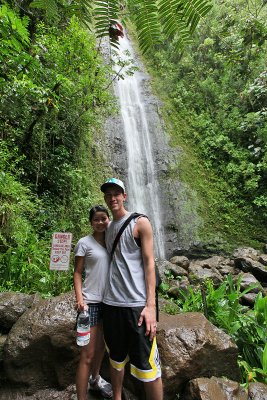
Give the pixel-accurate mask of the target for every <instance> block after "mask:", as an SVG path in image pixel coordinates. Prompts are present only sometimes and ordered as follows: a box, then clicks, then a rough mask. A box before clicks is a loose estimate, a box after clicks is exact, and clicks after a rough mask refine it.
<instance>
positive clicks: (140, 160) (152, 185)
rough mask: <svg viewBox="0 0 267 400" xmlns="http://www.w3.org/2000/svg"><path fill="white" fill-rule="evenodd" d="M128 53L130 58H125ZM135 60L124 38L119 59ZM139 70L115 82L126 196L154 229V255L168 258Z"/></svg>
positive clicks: (151, 133) (127, 40) (131, 208)
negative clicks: (125, 150) (123, 149)
mask: <svg viewBox="0 0 267 400" xmlns="http://www.w3.org/2000/svg"><path fill="white" fill-rule="evenodd" d="M126 54H127V55H126ZM129 55H130V56H131V58H132V59H134V60H136V55H135V54H134V51H133V48H132V45H131V43H130V41H129V39H128V38H127V36H126V35H125V36H124V38H123V39H121V38H120V50H119V54H118V56H119V57H120V59H122V60H123V59H126V58H129ZM138 67H139V70H138V71H135V73H134V75H132V76H127V75H125V74H124V79H119V80H116V83H115V85H114V86H115V88H114V90H115V94H116V96H117V97H118V100H119V104H120V111H121V116H122V122H123V135H124V138H125V142H126V148H127V166H128V167H127V174H126V175H127V180H126V184H127V193H128V205H129V206H128V208H129V210H131V211H137V212H141V213H144V214H146V215H147V216H148V217H149V219H150V221H151V223H152V226H153V231H154V248H155V255H156V257H158V258H162V259H163V258H164V257H165V249H164V229H163V224H162V221H161V215H162V212H161V206H160V200H159V190H160V188H159V183H158V179H157V174H156V170H155V164H154V155H153V149H152V141H153V132H151V130H150V127H149V124H148V120H147V117H146V107H145V102H144V99H143V98H142V95H141V92H142V91H141V85H142V81H143V76H144V73H143V71H142V70H141V69H142V66H140V63H139V62H138Z"/></svg>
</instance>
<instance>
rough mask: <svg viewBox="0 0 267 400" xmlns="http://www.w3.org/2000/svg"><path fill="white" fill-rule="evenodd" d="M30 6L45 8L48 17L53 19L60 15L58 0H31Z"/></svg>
mask: <svg viewBox="0 0 267 400" xmlns="http://www.w3.org/2000/svg"><path fill="white" fill-rule="evenodd" d="M30 7H33V8H40V9H42V10H44V11H45V13H46V16H47V18H48V19H53V18H55V17H57V15H58V7H57V1H56V0H34V1H32V2H31V4H30Z"/></svg>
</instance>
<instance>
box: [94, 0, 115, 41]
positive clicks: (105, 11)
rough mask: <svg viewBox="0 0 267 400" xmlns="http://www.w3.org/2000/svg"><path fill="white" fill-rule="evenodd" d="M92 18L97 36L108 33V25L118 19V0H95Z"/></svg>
mask: <svg viewBox="0 0 267 400" xmlns="http://www.w3.org/2000/svg"><path fill="white" fill-rule="evenodd" d="M94 4H95V7H94V11H93V13H94V18H95V29H96V35H97V37H103V36H106V35H107V34H108V30H109V27H110V26H111V25H113V24H115V23H116V22H117V21H118V15H119V2H118V1H117V0H96V1H95V2H94Z"/></svg>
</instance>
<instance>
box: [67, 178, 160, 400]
mask: <svg viewBox="0 0 267 400" xmlns="http://www.w3.org/2000/svg"><path fill="white" fill-rule="evenodd" d="M101 191H102V192H103V193H104V199H105V202H106V204H107V206H108V208H109V209H110V211H111V213H112V216H113V221H112V222H111V223H110V221H109V214H108V211H107V210H106V209H105V208H104V207H103V206H96V207H93V208H92V209H91V210H90V215H89V219H90V223H91V225H92V228H93V234H92V235H91V236H86V237H84V238H82V239H80V240H79V242H78V243H77V245H76V248H75V271H74V288H75V294H76V300H77V305H78V310H79V311H81V310H83V309H84V308H85V307H87V305H88V306H89V313H90V320H91V339H90V343H89V344H88V345H87V346H84V348H82V349H81V356H80V362H79V365H78V369H77V374H76V387H77V397H78V400H87V386H88V377H89V375H91V376H90V379H89V383H90V389H91V390H98V391H99V392H100V393H101V394H102V396H103V397H109V398H111V397H112V390H111V387H110V384H108V383H107V382H106V381H105V380H104V379H103V378H101V377H100V375H99V370H100V366H101V362H102V359H103V355H104V342H103V335H102V324H101V320H102V316H103V327H104V339H105V343H106V347H107V349H108V352H109V358H110V365H111V368H110V375H111V382H112V389H113V399H114V400H121V399H122V384H123V377H124V367H125V365H126V363H127V362H128V361H130V370H131V374H132V375H133V376H134V377H136V378H137V379H138V380H140V381H143V382H144V387H145V392H146V398H147V400H162V399H163V393H162V381H161V368H160V362H159V355H158V349H157V344H156V338H155V335H156V329H157V324H156V302H155V285H156V282H155V280H156V279H155V267H154V253H153V233H152V227H151V224H150V222H149V220H148V219H147V218H146V217H144V216H141V217H140V216H139V217H136V218H134V219H132V220H131V221H130V223H129V224H128V226H127V227H126V228H125V230H124V232H123V233H122V235H121V237H120V239H119V243H118V245H117V246H116V249H115V251H114V253H113V256H112V258H111V261H110V253H111V252H112V247H113V243H114V239H115V237H116V236H117V234H118V231H119V230H120V228H121V227H122V225H123V224H124V222H125V221H126V220H127V218H128V217H129V215H130V214H131V213H129V212H128V211H127V210H126V209H125V208H124V201H125V200H126V193H125V187H124V184H123V182H122V181H120V180H119V179H116V178H112V179H109V180H108V181H106V182H105V183H104V184H103V185H102V186H101ZM83 270H85V279H84V282H83V283H82V273H83ZM102 301H103V303H101V302H102Z"/></svg>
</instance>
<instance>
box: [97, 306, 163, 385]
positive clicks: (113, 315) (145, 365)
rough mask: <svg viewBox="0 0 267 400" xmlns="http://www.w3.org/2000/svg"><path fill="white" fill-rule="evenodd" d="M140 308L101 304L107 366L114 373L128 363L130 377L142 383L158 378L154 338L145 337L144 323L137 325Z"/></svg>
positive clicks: (159, 371) (158, 369) (159, 372)
mask: <svg viewBox="0 0 267 400" xmlns="http://www.w3.org/2000/svg"><path fill="white" fill-rule="evenodd" d="M143 308H144V307H114V306H109V305H107V304H103V326H104V338H105V342H106V347H107V350H108V353H109V358H110V363H111V365H112V366H113V367H114V368H115V369H117V370H118V371H120V370H122V369H123V368H124V366H125V364H126V363H127V362H128V361H130V367H131V374H132V375H133V376H135V377H136V378H137V379H139V380H140V381H143V382H150V381H154V380H155V379H157V378H159V377H160V376H161V367H160V359H159V353H158V348H157V342H156V338H154V339H153V341H150V340H149V337H148V336H145V331H146V328H145V322H143V324H142V325H141V326H138V319H139V317H140V314H141V312H142V310H143Z"/></svg>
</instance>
